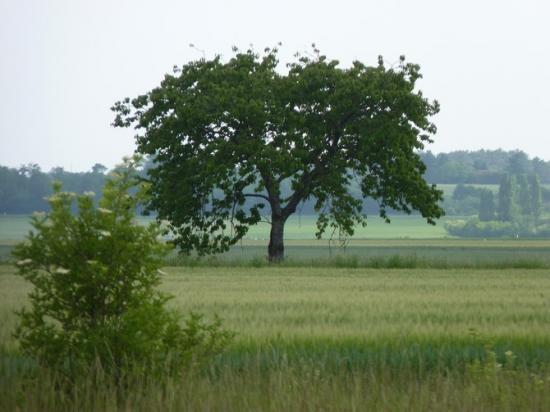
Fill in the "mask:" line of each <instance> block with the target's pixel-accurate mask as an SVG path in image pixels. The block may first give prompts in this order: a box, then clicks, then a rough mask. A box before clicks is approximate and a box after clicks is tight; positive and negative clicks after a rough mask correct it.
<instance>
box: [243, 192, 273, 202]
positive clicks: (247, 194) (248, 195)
mask: <svg viewBox="0 0 550 412" xmlns="http://www.w3.org/2000/svg"><path fill="white" fill-rule="evenodd" d="M243 196H244V197H259V198H261V199H265V200H267V201H268V202H269V197H267V196H266V195H262V194H260V193H243Z"/></svg>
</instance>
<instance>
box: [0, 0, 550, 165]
mask: <svg viewBox="0 0 550 412" xmlns="http://www.w3.org/2000/svg"><path fill="white" fill-rule="evenodd" d="M549 4H550V2H548V1H547V0H540V1H538V0H522V1H506V0H484V1H482V0H476V1H473V0H462V1H453V2H450V1H442V0H385V1H382V0H378V1H372V0H362V1H359V0H358V1H350V0H339V1H320V0H317V1H299V0H292V1H290V0H278V1H273V0H272V1H260V0H257V1H245V0H236V1H230V0H226V1H221V0H220V1H214V0H201V1H175V0H173V1H168V0H163V1H160V0H156V1H152V0H149V1H145V0H109V1H107V0H94V1H90V0H86V1H85V0H64V1H61V0H13V1H12V0H0V96H1V100H0V165H7V166H19V165H21V164H23V163H29V162H32V163H38V164H39V165H40V166H42V168H43V169H44V170H49V169H50V168H51V167H54V166H62V167H65V168H66V169H68V170H72V171H81V170H88V169H90V167H91V166H92V165H93V164H94V163H96V162H99V163H103V164H105V165H107V166H109V167H111V166H113V165H114V164H115V163H117V162H119V161H120V159H121V157H122V156H124V155H126V154H131V153H132V152H133V150H134V141H133V131H131V130H122V129H113V128H112V127H111V126H110V123H111V122H112V119H113V114H112V113H111V111H110V109H109V108H110V107H111V106H112V104H113V103H114V102H115V101H117V100H120V99H121V98H123V97H125V96H130V97H134V96H136V95H138V94H141V93H144V92H146V91H148V90H150V89H151V88H153V87H155V86H156V85H158V84H159V82H160V80H161V79H162V76H163V75H164V74H165V73H167V72H170V71H171V69H172V67H173V66H174V65H175V64H177V65H181V64H184V63H186V62H188V61H190V60H194V59H197V58H200V57H202V53H201V52H200V51H198V50H196V49H193V48H190V47H189V44H190V43H194V44H195V45H196V47H197V48H199V49H201V50H204V53H205V55H206V57H207V58H210V57H213V56H214V55H215V54H222V55H223V56H229V55H230V54H231V52H230V51H231V46H232V45H236V46H239V47H240V48H247V47H249V45H250V44H253V45H254V47H255V48H257V49H258V50H262V49H263V48H264V47H266V46H273V45H275V44H276V43H277V42H279V41H280V42H282V43H283V47H282V49H281V58H282V60H286V59H290V58H291V56H292V55H293V54H294V52H296V51H304V50H308V49H309V47H310V44H311V43H312V42H315V43H316V44H317V46H318V47H319V48H320V49H321V51H322V53H323V54H326V55H327V56H328V57H329V58H334V59H338V60H340V61H341V62H342V65H349V63H350V62H351V61H353V60H360V61H362V62H364V63H366V64H368V65H374V64H376V61H377V56H378V55H380V54H381V55H383V56H384V58H385V60H386V61H388V62H394V61H397V60H398V58H399V55H401V54H404V55H405V56H406V57H407V60H409V61H411V62H414V63H418V64H420V65H421V67H422V73H423V75H424V79H423V80H422V81H421V82H420V88H421V89H422V90H423V92H424V94H425V95H426V96H428V97H430V98H434V99H437V100H439V102H440V103H441V112H440V113H439V114H438V115H437V116H436V117H435V119H434V121H435V123H436V124H437V126H438V129H439V131H438V134H437V135H436V136H435V143H434V144H433V145H430V146H429V147H428V148H429V149H430V150H432V151H434V152H441V151H451V150H457V149H469V150H474V149H480V148H485V149H497V148H503V149H521V150H524V151H526V152H527V153H528V154H529V155H531V156H539V157H541V158H543V159H546V160H550V144H549V143H550V132H549V123H550V5H549Z"/></svg>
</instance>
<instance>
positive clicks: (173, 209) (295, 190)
mask: <svg viewBox="0 0 550 412" xmlns="http://www.w3.org/2000/svg"><path fill="white" fill-rule="evenodd" d="M278 63H279V62H278V58H277V50H276V49H266V50H265V51H264V53H263V54H261V55H260V54H257V53H255V52H253V51H252V50H248V51H246V52H239V51H238V50H235V54H234V55H233V56H232V57H231V58H230V59H229V60H228V61H223V60H222V58H221V57H219V56H218V57H215V58H214V59H212V60H206V59H201V60H198V61H193V62H190V63H188V64H185V65H183V66H182V67H181V68H174V73H173V74H169V75H166V76H165V78H164V80H163V81H162V82H161V84H160V86H159V87H157V88H155V89H153V90H152V91H150V92H148V93H146V94H143V95H141V96H138V97H136V98H135V99H132V100H131V99H129V98H126V99H124V100H122V101H120V102H117V103H116V104H115V105H114V107H113V110H114V111H115V112H116V113H117V115H116V118H115V121H114V125H115V126H119V127H131V126H134V127H135V128H136V130H137V135H136V141H137V151H138V152H140V153H143V154H146V155H151V156H154V162H155V163H154V167H153V168H151V169H150V170H149V179H150V181H151V195H152V197H151V203H150V208H151V209H154V210H156V211H157V212H158V216H159V218H161V219H166V220H168V221H169V222H171V229H172V230H173V231H174V233H175V235H176V237H175V242H176V243H177V244H178V245H179V247H180V249H181V250H182V251H184V252H189V251H191V250H193V249H194V250H197V251H198V252H199V253H213V252H220V251H224V250H227V248H229V246H230V245H232V244H234V243H236V242H237V241H238V240H239V239H241V238H242V237H243V236H244V235H245V234H246V232H247V230H248V227H249V226H250V225H254V224H256V223H258V222H260V221H261V220H262V219H263V218H264V216H267V218H268V220H269V222H270V224H271V234H270V241H269V247H268V256H269V259H270V260H271V261H280V260H282V259H283V258H284V243H283V238H284V227H285V222H286V220H287V219H288V217H289V216H290V215H292V214H293V213H294V212H295V211H296V209H297V207H298V206H299V205H300V203H301V202H303V201H305V200H307V199H309V198H313V199H315V201H316V206H315V208H316V210H317V211H318V212H319V219H318V222H317V227H318V232H317V236H318V237H321V236H322V235H323V233H324V232H325V230H326V229H327V228H328V227H332V228H334V229H339V230H340V233H344V234H345V235H352V234H353V230H354V226H355V225H356V224H364V223H366V215H364V214H363V208H362V206H363V198H366V197H371V198H374V199H376V200H377V201H378V203H379V210H380V216H382V217H383V218H385V219H386V220H387V221H389V218H388V216H387V212H388V210H389V209H395V210H400V211H404V212H406V213H411V211H413V210H418V211H420V213H421V214H422V216H423V217H424V218H426V219H427V221H428V222H429V223H432V224H433V223H434V219H436V218H439V217H440V216H441V215H442V214H443V211H442V209H441V208H440V206H439V205H438V202H439V201H440V200H441V198H442V193H441V191H439V190H437V189H436V188H435V186H433V185H431V186H430V185H428V184H427V183H426V182H425V180H424V179H423V173H424V172H425V169H426V168H425V165H424V164H423V163H422V161H421V159H420V157H419V155H418V154H417V151H419V150H422V149H423V148H424V144H425V143H426V142H431V135H432V134H433V133H435V131H436V128H435V126H434V125H433V124H432V123H431V121H430V117H431V116H432V115H434V114H436V113H437V112H438V110H439V106H438V103H437V102H436V101H433V102H431V101H429V100H428V99H426V98H425V97H424V96H423V95H422V93H421V92H420V91H418V90H417V89H416V82H417V80H418V79H419V78H420V77H421V75H420V72H419V66H418V65H415V64H410V63H406V62H405V59H404V58H401V59H400V61H399V63H398V64H396V65H394V66H392V67H389V68H388V67H386V66H385V65H384V62H383V60H382V58H380V59H379V62H378V65H377V66H375V67H368V66H366V65H364V64H363V63H361V62H358V61H356V62H354V63H353V64H352V65H351V67H349V68H342V67H340V66H339V63H338V61H336V60H328V59H326V57H325V56H322V55H320V54H319V53H318V52H317V51H316V54H315V55H314V56H313V57H304V56H297V59H296V61H295V62H294V63H291V64H289V65H287V69H286V70H281V69H280V67H279V64H278ZM352 182H356V183H355V184H356V185H357V186H358V187H359V188H360V191H359V193H353V192H352V191H350V187H351V186H352ZM283 186H285V187H288V188H289V190H288V191H286V190H285V191H283V190H282V187H283ZM264 207H265V209H264ZM262 209H264V211H262Z"/></svg>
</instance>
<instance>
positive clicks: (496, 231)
mask: <svg viewBox="0 0 550 412" xmlns="http://www.w3.org/2000/svg"><path fill="white" fill-rule="evenodd" d="M445 229H446V230H447V232H448V233H449V234H450V235H453V236H459V237H517V236H519V235H520V233H522V231H521V229H520V227H519V225H517V224H515V223H512V222H501V221H490V222H481V221H480V220H479V219H478V218H473V219H469V220H450V221H447V222H446V223H445Z"/></svg>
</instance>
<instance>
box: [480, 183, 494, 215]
mask: <svg viewBox="0 0 550 412" xmlns="http://www.w3.org/2000/svg"><path fill="white" fill-rule="evenodd" d="M479 220H480V221H482V222H489V221H492V220H495V201H494V196H493V192H491V191H490V190H483V191H481V196H480V202H479Z"/></svg>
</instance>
